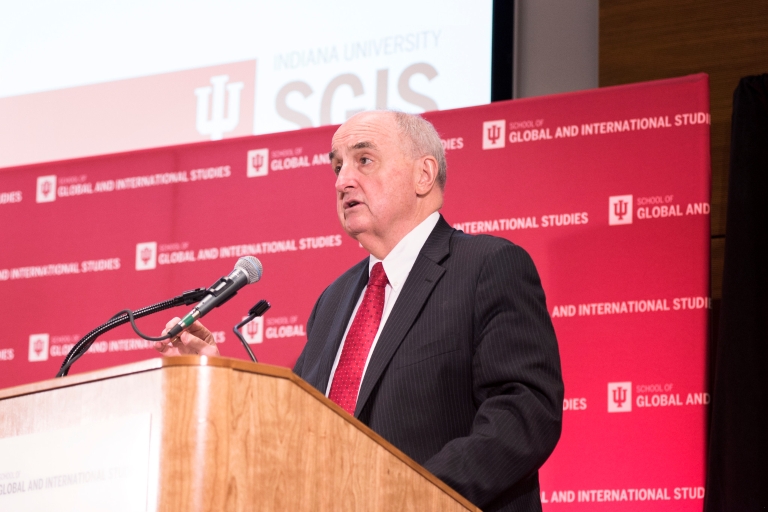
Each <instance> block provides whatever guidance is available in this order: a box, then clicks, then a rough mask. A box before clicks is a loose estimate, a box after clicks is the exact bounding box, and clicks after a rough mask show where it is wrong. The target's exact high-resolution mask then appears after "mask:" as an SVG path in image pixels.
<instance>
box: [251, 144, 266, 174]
mask: <svg viewBox="0 0 768 512" xmlns="http://www.w3.org/2000/svg"><path fill="white" fill-rule="evenodd" d="M246 169H247V170H248V172H247V176H248V177H249V178H257V177H259V176H266V175H267V173H268V172H269V148H263V149H252V150H250V151H249V152H248V163H247V164H246Z"/></svg>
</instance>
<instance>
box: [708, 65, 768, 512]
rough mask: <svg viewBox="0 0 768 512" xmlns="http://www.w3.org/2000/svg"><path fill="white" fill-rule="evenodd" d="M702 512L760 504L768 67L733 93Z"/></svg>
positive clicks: (766, 319) (767, 382) (767, 474)
mask: <svg viewBox="0 0 768 512" xmlns="http://www.w3.org/2000/svg"><path fill="white" fill-rule="evenodd" d="M714 373H715V375H714V387H713V389H712V411H711V423H710V437H709V451H708V463H707V489H706V496H705V499H704V510H705V511H706V512H716V511H729V512H730V511H742V510H768V498H767V497H768V471H766V466H767V465H768V460H766V457H768V453H767V452H766V444H767V443H768V421H766V418H767V417H768V397H767V395H768V393H767V391H768V74H766V75H760V76H750V77H745V78H742V79H741V81H740V82H739V85H738V87H737V88H736V91H735V92H734V94H733V118H732V126H731V165H730V175H729V178H728V219H727V223H726V237H725V269H724V271H723V298H722V302H721V310H720V332H719V336H718V340H717V344H716V349H715V360H714Z"/></svg>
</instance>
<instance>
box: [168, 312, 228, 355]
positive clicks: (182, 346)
mask: <svg viewBox="0 0 768 512" xmlns="http://www.w3.org/2000/svg"><path fill="white" fill-rule="evenodd" d="M180 320H181V318H179V317H176V318H173V319H172V320H170V321H169V322H168V323H167V324H165V329H163V336H165V335H166V334H167V333H168V331H170V330H171V328H172V327H173V326H174V325H176V324H177V323H179V321H180ZM155 350H157V351H158V352H160V353H161V354H163V355H164V356H183V355H201V356H218V355H219V348H218V347H217V346H216V342H215V341H214V339H213V334H211V331H209V330H208V329H206V328H205V326H204V325H203V324H201V323H200V322H199V321H195V323H193V324H192V325H190V326H189V328H188V329H187V330H185V331H182V333H181V334H179V335H178V336H176V337H175V338H171V339H169V340H164V341H156V342H155Z"/></svg>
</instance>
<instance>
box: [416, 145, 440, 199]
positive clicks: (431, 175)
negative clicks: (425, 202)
mask: <svg viewBox="0 0 768 512" xmlns="http://www.w3.org/2000/svg"><path fill="white" fill-rule="evenodd" d="M414 171H415V174H416V193H417V194H418V195H420V196H425V195H427V194H429V192H430V191H431V190H432V189H433V188H434V187H435V186H436V184H437V160H436V159H435V157H433V156H432V155H427V156H423V157H421V158H419V159H418V160H416V162H415V169H414Z"/></svg>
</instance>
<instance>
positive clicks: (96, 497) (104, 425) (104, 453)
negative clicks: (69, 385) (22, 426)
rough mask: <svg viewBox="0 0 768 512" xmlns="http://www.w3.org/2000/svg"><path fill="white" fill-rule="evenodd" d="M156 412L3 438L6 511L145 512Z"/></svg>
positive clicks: (0, 467) (0, 474)
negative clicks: (151, 437)
mask: <svg viewBox="0 0 768 512" xmlns="http://www.w3.org/2000/svg"><path fill="white" fill-rule="evenodd" d="M150 425H151V415H150V414H142V415H133V416H124V417H119V418H115V419H111V420H108V421H99V422H94V423H87V424H83V425H80V426H77V427H72V428H66V429H60V430H53V431H49V432H40V433H36V434H29V435H23V436H17V437H9V438H5V439H0V510H2V511H9V512H10V511H25V512H27V511H30V512H32V511H41V512H42V511H45V512H49V511H51V510H56V511H70V510H71V511H78V512H81V511H82V512H86V511H94V512H95V511H99V512H102V511H105V510H109V511H126V512H128V511H130V512H134V511H139V510H140V511H145V510H147V487H148V474H149V442H150Z"/></svg>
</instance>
